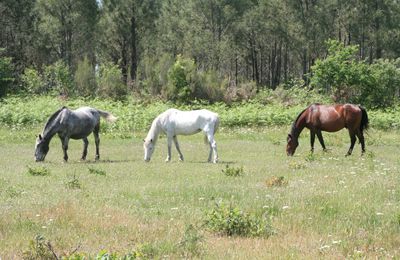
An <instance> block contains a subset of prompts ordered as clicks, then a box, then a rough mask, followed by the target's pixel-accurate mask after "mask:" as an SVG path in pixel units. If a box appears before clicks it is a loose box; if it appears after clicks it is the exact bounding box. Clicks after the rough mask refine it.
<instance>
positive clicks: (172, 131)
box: [143, 109, 219, 163]
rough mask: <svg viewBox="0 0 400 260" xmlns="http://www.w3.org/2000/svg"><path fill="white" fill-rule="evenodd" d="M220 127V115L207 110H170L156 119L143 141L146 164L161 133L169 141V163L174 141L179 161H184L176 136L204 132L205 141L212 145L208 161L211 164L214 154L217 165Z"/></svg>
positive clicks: (167, 160)
mask: <svg viewBox="0 0 400 260" xmlns="http://www.w3.org/2000/svg"><path fill="white" fill-rule="evenodd" d="M218 125H219V118H218V115H217V114H216V113H213V112H211V111H208V110H206V109H202V110H192V111H180V110H178V109H168V110H167V111H165V112H163V113H161V114H160V115H158V116H157V117H156V118H155V119H154V121H153V123H152V124H151V128H150V130H149V132H148V134H147V137H146V138H145V139H144V140H143V141H144V144H143V148H144V160H145V161H146V162H148V161H150V159H151V155H152V154H153V152H154V147H155V145H156V142H157V138H158V136H159V134H160V132H163V133H165V134H166V135H167V139H168V156H167V159H166V160H165V161H166V162H169V161H170V160H171V145H172V141H174V143H175V147H176V150H177V151H178V153H179V160H181V161H183V155H182V152H181V150H180V148H179V144H178V139H177V137H176V136H177V135H192V134H196V133H198V132H200V131H203V132H204V134H205V141H206V142H207V143H208V144H209V145H210V153H209V156H208V161H209V162H211V156H212V153H214V159H213V162H214V163H216V162H217V161H218V154H217V143H216V142H215V140H214V134H215V132H216V131H217V129H218Z"/></svg>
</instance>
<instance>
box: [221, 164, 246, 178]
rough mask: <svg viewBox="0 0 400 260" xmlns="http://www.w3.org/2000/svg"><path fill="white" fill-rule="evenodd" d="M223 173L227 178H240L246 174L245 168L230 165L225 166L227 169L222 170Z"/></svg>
mask: <svg viewBox="0 0 400 260" xmlns="http://www.w3.org/2000/svg"><path fill="white" fill-rule="evenodd" d="M222 173H223V174H225V175H226V176H232V177H238V176H242V175H243V174H244V170H243V166H241V167H237V168H235V167H229V165H226V166H225V169H223V170H222Z"/></svg>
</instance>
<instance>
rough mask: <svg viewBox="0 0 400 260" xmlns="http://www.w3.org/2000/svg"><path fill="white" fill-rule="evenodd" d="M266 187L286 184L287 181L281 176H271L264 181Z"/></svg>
mask: <svg viewBox="0 0 400 260" xmlns="http://www.w3.org/2000/svg"><path fill="white" fill-rule="evenodd" d="M265 184H266V185H267V187H282V186H286V185H288V181H287V180H285V177H283V176H279V177H276V176H272V177H271V178H268V179H267V180H266V181H265Z"/></svg>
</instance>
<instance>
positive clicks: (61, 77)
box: [42, 60, 74, 94]
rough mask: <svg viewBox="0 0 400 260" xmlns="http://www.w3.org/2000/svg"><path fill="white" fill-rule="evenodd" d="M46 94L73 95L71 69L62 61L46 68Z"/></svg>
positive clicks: (44, 75) (44, 78) (44, 77)
mask: <svg viewBox="0 0 400 260" xmlns="http://www.w3.org/2000/svg"><path fill="white" fill-rule="evenodd" d="M42 77H43V80H44V82H45V92H53V93H54V92H55V93H61V94H71V93H73V89H74V83H73V78H72V75H71V72H70V70H69V67H68V66H67V65H66V64H65V63H64V62H63V61H61V60H59V61H57V62H56V63H54V64H52V65H49V66H46V67H45V68H44V74H43V76H42Z"/></svg>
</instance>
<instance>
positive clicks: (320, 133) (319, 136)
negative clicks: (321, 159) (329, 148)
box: [317, 130, 326, 152]
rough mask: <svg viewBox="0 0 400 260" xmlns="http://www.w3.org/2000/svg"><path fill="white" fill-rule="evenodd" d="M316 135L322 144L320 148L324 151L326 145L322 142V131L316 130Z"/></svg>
mask: <svg viewBox="0 0 400 260" xmlns="http://www.w3.org/2000/svg"><path fill="white" fill-rule="evenodd" d="M317 137H318V141H319V143H320V144H321V146H322V149H323V150H324V152H326V147H325V143H324V138H323V137H322V132H321V130H318V131H317Z"/></svg>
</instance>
